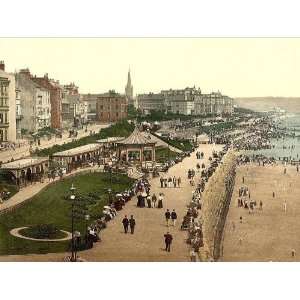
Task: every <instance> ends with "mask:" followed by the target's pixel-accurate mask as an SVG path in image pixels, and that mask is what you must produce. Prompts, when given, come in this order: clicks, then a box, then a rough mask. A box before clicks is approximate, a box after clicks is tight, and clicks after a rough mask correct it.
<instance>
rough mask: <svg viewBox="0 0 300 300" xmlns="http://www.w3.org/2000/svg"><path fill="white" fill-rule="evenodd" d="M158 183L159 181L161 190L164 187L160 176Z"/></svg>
mask: <svg viewBox="0 0 300 300" xmlns="http://www.w3.org/2000/svg"><path fill="white" fill-rule="evenodd" d="M159 181H160V187H161V188H163V187H164V179H163V177H162V176H160V179H159Z"/></svg>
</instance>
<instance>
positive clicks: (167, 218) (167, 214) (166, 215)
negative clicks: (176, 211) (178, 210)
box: [165, 209, 171, 227]
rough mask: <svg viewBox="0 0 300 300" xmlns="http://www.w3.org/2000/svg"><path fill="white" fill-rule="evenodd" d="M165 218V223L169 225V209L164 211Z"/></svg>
mask: <svg viewBox="0 0 300 300" xmlns="http://www.w3.org/2000/svg"><path fill="white" fill-rule="evenodd" d="M165 218H166V224H167V226H168V227H169V221H170V218H171V213H170V211H169V210H168V209H167V211H166V212H165Z"/></svg>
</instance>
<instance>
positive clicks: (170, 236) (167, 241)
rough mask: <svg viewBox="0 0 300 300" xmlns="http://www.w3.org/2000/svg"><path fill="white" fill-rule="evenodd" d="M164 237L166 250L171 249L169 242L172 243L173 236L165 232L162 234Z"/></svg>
mask: <svg viewBox="0 0 300 300" xmlns="http://www.w3.org/2000/svg"><path fill="white" fill-rule="evenodd" d="M164 237H165V244H166V251H167V252H170V251H171V244H172V240H173V237H172V235H171V234H170V233H169V232H167V233H166V234H165V235H164Z"/></svg>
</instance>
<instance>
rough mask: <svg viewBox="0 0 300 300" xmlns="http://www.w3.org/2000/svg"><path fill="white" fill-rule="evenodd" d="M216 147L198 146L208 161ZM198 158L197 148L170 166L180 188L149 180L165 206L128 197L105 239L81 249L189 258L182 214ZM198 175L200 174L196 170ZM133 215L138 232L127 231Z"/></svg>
mask: <svg viewBox="0 0 300 300" xmlns="http://www.w3.org/2000/svg"><path fill="white" fill-rule="evenodd" d="M213 147H214V149H215V150H217V151H218V150H221V148H222V146H213V145H201V146H200V147H199V149H198V150H200V151H203V152H204V159H203V160H201V162H204V163H205V164H206V165H208V162H209V161H208V158H209V156H211V155H212V151H213ZM197 162H199V160H197V159H196V155H195V152H194V153H192V155H191V157H187V158H185V159H184V160H183V162H181V163H179V164H177V165H175V166H173V167H172V168H170V170H169V172H168V175H170V176H176V177H178V176H180V177H181V179H182V185H181V187H180V188H163V189H161V188H160V183H159V178H154V179H151V180H150V184H151V194H152V193H156V195H158V194H159V193H160V192H163V193H164V194H165V200H164V203H163V205H164V207H163V209H158V208H147V207H145V208H138V207H136V197H134V198H133V199H132V200H131V201H129V202H128V203H127V204H126V206H125V208H124V209H123V210H121V211H120V212H119V213H118V215H117V217H116V218H114V219H113V220H112V221H110V222H109V223H108V227H107V228H106V229H105V230H103V231H102V232H101V239H102V242H100V243H96V244H94V247H93V248H92V249H89V250H86V251H83V252H80V253H79V256H80V257H81V258H83V259H84V260H86V261H145V262H148V261H149V262H150V261H165V262H168V261H189V260H190V258H189V246H188V245H187V244H186V242H185V239H186V237H187V232H186V231H181V230H180V225H181V221H182V218H183V216H184V214H185V212H186V209H187V208H186V205H187V204H188V203H189V201H190V200H191V197H192V192H193V190H194V189H195V187H192V186H191V185H190V184H189V181H188V179H187V171H188V169H189V168H196V164H197ZM197 177H200V174H197V173H196V182H197ZM167 208H168V209H170V210H173V209H175V210H176V212H177V215H178V220H177V224H176V226H175V227H172V226H170V227H169V228H168V227H167V226H166V224H165V218H164V213H165V211H166V209H167ZM125 214H126V215H128V216H130V215H134V218H135V220H136V228H135V234H134V235H131V234H127V235H126V234H124V232H123V226H122V223H121V221H122V219H123V217H124V215H125ZM167 231H169V232H170V233H171V234H172V235H173V243H172V247H171V252H166V251H164V247H165V245H164V238H163V235H164V234H165V233H166V232H167ZM66 255H67V253H49V254H45V255H38V254H30V255H12V256H0V261H63V259H64V257H65V256H66Z"/></svg>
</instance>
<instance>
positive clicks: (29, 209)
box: [0, 173, 134, 255]
mask: <svg viewBox="0 0 300 300" xmlns="http://www.w3.org/2000/svg"><path fill="white" fill-rule="evenodd" d="M133 182H134V181H133V180H132V179H130V178H128V177H127V176H125V175H121V174H113V176H112V180H111V178H110V175H109V174H108V173H88V174H81V175H77V176H74V177H69V178H65V179H63V180H61V181H58V182H56V183H55V184H53V185H49V186H48V187H46V188H45V189H44V190H42V191H41V192H40V193H39V194H37V195H36V196H34V197H33V198H32V199H31V200H29V201H28V202H27V203H25V204H24V205H23V206H21V207H19V208H17V209H16V210H15V211H13V212H10V213H6V214H3V215H1V216H0V255H12V254H28V253H51V252H65V251H69V250H70V241H61V242H46V241H44V242H43V241H41V242H40V241H30V240H26V239H22V238H18V237H14V236H12V235H11V234H10V233H9V232H10V230H11V229H14V228H19V227H25V226H28V227H29V229H26V230H23V231H24V232H23V234H24V235H26V236H36V235H37V234H43V228H42V226H43V225H44V226H46V225H47V226H50V225H51V226H52V229H53V230H52V232H53V234H55V237H56V238H59V237H63V234H62V235H61V233H59V231H60V230H65V231H68V232H71V200H70V195H71V192H70V187H71V185H72V183H73V184H74V186H75V188H76V190H75V195H76V198H78V199H80V202H81V207H82V209H83V210H84V213H85V214H89V215H90V220H89V224H90V223H92V222H93V221H94V220H96V219H97V218H99V217H101V216H102V209H103V206H105V205H107V203H108V192H107V190H108V189H109V188H111V189H112V191H113V192H114V193H117V192H121V191H124V190H126V189H127V188H128V187H130V186H131V185H132V184H133ZM86 225H87V223H86V221H85V219H84V215H83V216H78V217H77V218H76V219H75V226H74V227H75V228H74V229H75V230H76V231H79V232H81V234H82V236H84V234H85V230H86ZM50 234H51V232H50Z"/></svg>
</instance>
